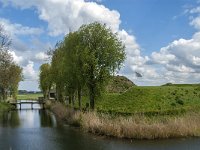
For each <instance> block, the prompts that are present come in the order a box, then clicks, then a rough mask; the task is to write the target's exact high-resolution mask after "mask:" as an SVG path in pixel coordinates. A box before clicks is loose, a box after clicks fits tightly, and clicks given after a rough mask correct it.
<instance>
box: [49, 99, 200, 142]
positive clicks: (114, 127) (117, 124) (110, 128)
mask: <svg viewBox="0 0 200 150" xmlns="http://www.w3.org/2000/svg"><path fill="white" fill-rule="evenodd" d="M51 109H52V111H53V112H54V113H55V114H56V116H57V117H58V118H59V119H61V120H65V121H67V123H69V124H71V125H76V126H80V127H81V128H82V129H83V130H84V131H87V132H91V133H94V134H97V135H104V136H112V137H117V138H130V139H161V138H177V137H189V136H190V137H191V136H200V117H199V114H198V113H190V114H184V115H182V116H176V117H174V116H173V117H169V116H167V117H164V116H160V117H158V116H156V117H152V118H150V117H148V116H145V115H134V116H129V117H122V116H115V117H112V116H109V115H106V114H99V113H97V112H80V111H74V110H73V109H71V108H67V107H65V106H63V105H62V104H59V103H56V104H54V105H53V106H52V107H51Z"/></svg>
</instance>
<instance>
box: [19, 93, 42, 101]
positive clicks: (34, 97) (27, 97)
mask: <svg viewBox="0 0 200 150" xmlns="http://www.w3.org/2000/svg"><path fill="white" fill-rule="evenodd" d="M41 96H43V95H42V94H20V95H18V96H17V99H18V100H37V99H38V97H41Z"/></svg>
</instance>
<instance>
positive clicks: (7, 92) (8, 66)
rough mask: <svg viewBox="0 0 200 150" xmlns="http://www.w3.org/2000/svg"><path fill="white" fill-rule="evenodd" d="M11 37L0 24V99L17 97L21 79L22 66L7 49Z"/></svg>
mask: <svg viewBox="0 0 200 150" xmlns="http://www.w3.org/2000/svg"><path fill="white" fill-rule="evenodd" d="M10 45H11V39H10V38H9V36H8V35H7V34H6V32H5V30H4V28H3V26H2V25H0V100H4V101H5V100H7V98H8V96H10V97H13V98H14V99H16V98H17V92H18V85H19V82H20V81H21V80H22V68H21V67H20V66H18V65H17V64H16V63H15V62H14V60H13V56H12V54H11V53H10V51H9V48H10Z"/></svg>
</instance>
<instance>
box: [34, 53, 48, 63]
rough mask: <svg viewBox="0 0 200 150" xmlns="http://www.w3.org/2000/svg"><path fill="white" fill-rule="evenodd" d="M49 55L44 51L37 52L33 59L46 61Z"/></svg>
mask: <svg viewBox="0 0 200 150" xmlns="http://www.w3.org/2000/svg"><path fill="white" fill-rule="evenodd" d="M48 58H49V56H48V55H47V54H46V53H44V52H39V53H37V54H36V55H35V59H37V60H39V61H47V60H48Z"/></svg>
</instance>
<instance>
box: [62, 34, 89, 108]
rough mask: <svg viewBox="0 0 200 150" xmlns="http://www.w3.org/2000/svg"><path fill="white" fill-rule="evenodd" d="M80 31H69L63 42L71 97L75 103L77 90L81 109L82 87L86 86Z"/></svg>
mask: <svg viewBox="0 0 200 150" xmlns="http://www.w3.org/2000/svg"><path fill="white" fill-rule="evenodd" d="M79 42H80V37H79V32H73V33H69V34H68V35H67V36H66V37H65V40H64V42H63V50H64V54H65V55H64V64H65V68H64V70H65V80H66V81H67V82H66V87H67V89H68V90H69V91H68V93H69V99H70V100H71V99H72V103H74V95H75V92H76V91H77V95H78V103H79V109H80V110H81V98H82V96H81V95H82V89H83V87H84V86H85V79H86V78H85V74H84V67H83V66H84V54H83V51H82V49H81V46H80V43H79Z"/></svg>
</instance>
